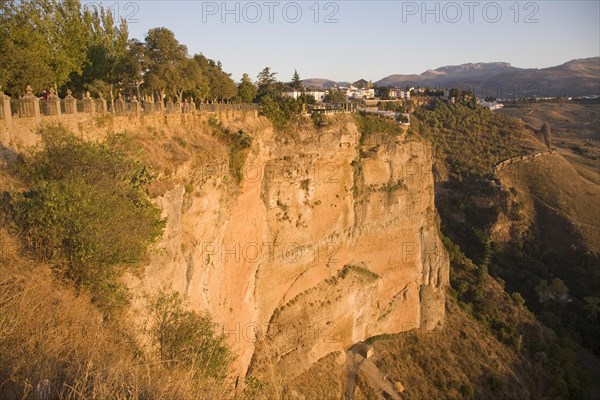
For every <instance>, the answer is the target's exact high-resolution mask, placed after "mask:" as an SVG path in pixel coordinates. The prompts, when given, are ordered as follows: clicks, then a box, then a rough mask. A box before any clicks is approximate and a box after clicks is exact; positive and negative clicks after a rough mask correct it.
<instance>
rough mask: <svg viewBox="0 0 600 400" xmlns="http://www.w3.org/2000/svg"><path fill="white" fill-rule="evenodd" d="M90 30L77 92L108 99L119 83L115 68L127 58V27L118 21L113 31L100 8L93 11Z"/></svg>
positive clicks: (108, 17)
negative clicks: (86, 92)
mask: <svg viewBox="0 0 600 400" xmlns="http://www.w3.org/2000/svg"><path fill="white" fill-rule="evenodd" d="M91 26H92V31H91V44H90V47H89V48H88V50H87V59H86V63H85V65H84V69H83V73H82V74H81V77H80V87H79V89H80V90H81V91H83V89H84V88H85V89H87V90H91V91H96V92H101V93H102V94H103V95H105V96H107V97H108V96H110V97H111V98H112V97H113V96H114V90H113V89H114V86H115V85H116V84H118V83H119V81H120V80H121V76H120V75H121V74H120V73H121V71H120V69H119V65H120V63H121V62H122V61H123V60H125V59H126V57H127V52H128V30H127V23H126V22H125V20H124V19H121V21H120V26H119V27H118V28H117V27H116V26H115V21H114V19H113V16H112V13H110V12H109V11H106V10H105V9H103V8H100V10H98V9H94V11H93V13H92V21H91ZM103 88H106V89H103Z"/></svg>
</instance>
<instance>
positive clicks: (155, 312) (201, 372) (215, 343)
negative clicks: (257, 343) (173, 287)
mask: <svg viewBox="0 0 600 400" xmlns="http://www.w3.org/2000/svg"><path fill="white" fill-rule="evenodd" d="M146 307H147V311H148V318H149V320H148V324H147V329H146V332H147V333H148V335H149V337H150V341H151V343H152V345H153V347H154V349H155V350H156V353H157V355H158V357H159V358H160V360H161V361H162V362H164V363H165V364H166V365H167V366H170V367H172V368H174V367H182V366H183V367H186V368H189V369H191V370H192V371H193V376H194V377H195V378H198V377H203V376H210V377H215V378H221V379H222V378H225V376H226V375H227V372H228V369H229V367H230V365H231V363H232V362H233V360H234V359H235V357H234V355H233V353H232V352H231V350H230V349H229V347H228V346H227V343H226V336H225V335H224V334H221V335H219V334H217V332H216V330H215V326H214V324H213V322H212V319H211V317H210V315H209V314H208V313H204V314H199V313H197V312H194V311H190V310H188V309H187V308H186V307H185V304H184V302H183V299H182V298H181V296H180V295H179V293H177V292H171V293H165V292H159V293H158V294H156V295H155V296H152V297H149V298H148V299H147V306H146Z"/></svg>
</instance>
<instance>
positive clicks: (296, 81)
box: [290, 70, 302, 90]
mask: <svg viewBox="0 0 600 400" xmlns="http://www.w3.org/2000/svg"><path fill="white" fill-rule="evenodd" d="M290 86H291V87H292V89H294V90H302V80H300V75H299V74H298V71H296V70H294V75H293V76H292V83H291V85H290Z"/></svg>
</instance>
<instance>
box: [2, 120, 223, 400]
mask: <svg viewBox="0 0 600 400" xmlns="http://www.w3.org/2000/svg"><path fill="white" fill-rule="evenodd" d="M39 133H40V135H41V136H42V142H43V143H42V144H43V145H42V146H41V147H40V148H39V149H38V150H37V151H34V152H33V153H31V154H29V155H24V156H22V157H21V156H20V157H18V158H15V157H14V155H11V154H10V153H9V152H3V154H2V156H3V159H2V162H3V163H6V164H7V165H8V166H9V168H8V171H6V172H10V173H5V171H3V176H2V178H3V179H2V181H0V184H1V185H2V186H0V190H2V191H3V199H2V213H1V214H0V216H1V218H2V221H3V226H7V227H8V229H5V228H2V229H1V230H0V247H1V249H2V252H1V254H0V288H1V290H0V332H1V335H0V359H2V365H1V367H0V382H1V383H0V398H7V399H13V398H15V399H16V398H28V397H30V396H33V397H35V396H37V398H42V396H47V397H44V398H61V399H63V398H64V399H69V398H79V399H83V398H111V399H120V398H123V399H124V398H147V399H162V398H185V399H194V398H207V397H211V398H231V397H232V396H233V393H232V391H231V390H232V386H231V382H230V381H229V380H228V378H227V376H228V370H229V366H230V365H231V362H232V361H233V359H234V356H233V354H232V352H231V351H230V350H229V348H228V347H227V345H226V344H225V337H224V336H223V335H219V334H217V332H216V331H215V326H214V324H213V323H212V320H211V317H210V315H208V314H199V313H197V312H194V311H190V310H188V309H187V307H186V304H185V302H184V301H183V299H182V298H181V297H180V296H179V295H178V294H176V293H168V292H161V293H158V294H156V295H154V296H151V297H148V298H147V299H146V300H145V310H144V313H145V314H146V315H147V316H148V318H147V320H146V322H145V323H143V324H142V325H141V326H134V325H133V324H131V323H130V322H128V321H129V320H130V318H131V316H130V315H128V307H127V305H128V301H129V299H130V293H129V291H128V289H127V287H126V286H125V284H124V283H123V280H122V279H121V277H122V275H123V274H124V273H125V272H129V273H140V268H139V267H140V266H141V262H142V261H144V260H145V259H146V255H147V252H148V249H149V247H150V246H151V245H152V243H153V242H154V241H155V240H156V239H157V238H158V237H159V235H161V234H162V228H163V221H162V220H161V219H160V212H159V210H158V208H157V207H156V206H155V205H153V204H152V203H151V202H150V201H149V199H148V196H147V192H146V190H147V186H148V183H149V182H150V181H151V180H152V179H153V174H152V173H150V172H149V167H148V166H147V165H146V164H145V163H144V162H142V161H141V160H140V159H138V158H136V157H134V156H132V155H131V154H129V153H128V152H127V151H126V150H125V147H124V146H122V145H120V143H121V140H120V138H119V136H113V137H110V138H109V139H108V140H107V141H106V142H103V143H95V142H84V141H81V140H80V139H77V138H75V137H74V136H73V135H72V134H70V133H69V132H67V131H66V130H65V129H64V128H63V127H61V126H46V127H44V128H42V129H41V130H40V132H39Z"/></svg>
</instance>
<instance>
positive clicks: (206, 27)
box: [84, 0, 600, 81]
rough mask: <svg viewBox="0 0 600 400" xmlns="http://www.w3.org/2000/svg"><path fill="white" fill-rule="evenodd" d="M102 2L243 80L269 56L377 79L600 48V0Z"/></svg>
mask: <svg viewBox="0 0 600 400" xmlns="http://www.w3.org/2000/svg"><path fill="white" fill-rule="evenodd" d="M84 4H85V1H84ZM103 4H104V6H106V7H110V8H111V9H113V11H118V13H119V16H121V17H126V18H127V19H128V24H129V30H130V36H131V37H135V38H138V39H140V40H143V39H144V36H145V33H146V32H147V31H148V29H150V28H153V27H159V26H164V27H166V28H169V29H171V30H172V31H174V32H175V35H176V37H177V39H178V40H179V41H180V43H182V44H185V45H186V46H187V47H188V50H189V52H190V54H193V53H200V52H201V53H203V54H205V55H206V56H207V57H208V58H212V59H214V60H219V61H221V62H222V63H223V68H224V70H226V71H227V72H231V73H232V77H233V78H234V79H235V80H236V81H237V80H239V78H240V77H241V75H242V73H243V72H247V73H249V74H250V76H251V77H252V78H253V79H254V78H255V77H256V75H257V74H258V72H259V71H260V70H261V69H262V68H263V67H265V66H269V67H271V69H272V70H273V71H275V72H278V73H279V74H278V78H279V79H280V80H289V79H290V78H291V76H292V74H293V72H294V69H297V70H298V72H299V73H300V76H301V77H302V78H315V77H319V78H328V79H333V80H337V81H355V80H358V79H360V78H365V79H367V80H369V79H370V80H373V81H377V80H379V79H381V78H384V77H386V76H388V75H390V74H395V73H404V74H409V73H416V74H419V73H421V72H423V71H425V70H427V69H430V68H431V69H433V68H437V67H440V66H444V65H456V64H462V63H466V62H492V61H506V62H509V63H511V64H512V65H514V66H516V67H523V68H543V67H548V66H553V65H558V64H562V63H564V62H566V61H569V60H571V59H574V58H587V57H595V56H598V55H599V53H600V27H599V21H600V1H598V0H593V1H534V2H531V1H530V2H523V1H522V2H516V1H497V2H492V1H471V2H469V1H468V0H459V1H456V2H446V1H440V2H427V3H425V7H423V2H422V1H414V2H413V1H334V2H327V1H314V0H311V1H296V2H293V1H278V0H273V1H271V0H265V1H262V0H258V1H255V2H248V1H240V2H232V1H230V2H226V3H223V2H222V1H190V0H188V1H139V0H138V1H135V2H126V1H121V2H114V1H103ZM317 10H318V12H317ZM236 19H237V21H236ZM436 19H437V21H436ZM326 20H327V22H326Z"/></svg>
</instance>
